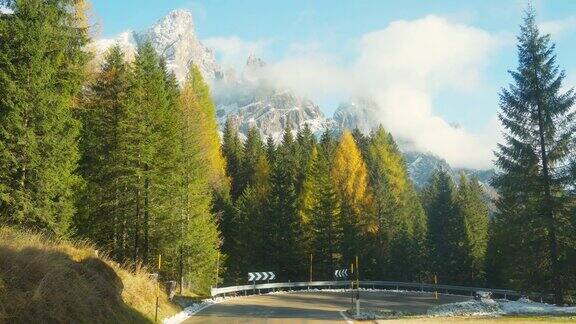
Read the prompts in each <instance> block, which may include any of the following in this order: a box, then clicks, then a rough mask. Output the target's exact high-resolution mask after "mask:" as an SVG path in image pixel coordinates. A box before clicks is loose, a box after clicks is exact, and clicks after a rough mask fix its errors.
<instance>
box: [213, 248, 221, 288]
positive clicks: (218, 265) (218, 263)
mask: <svg viewBox="0 0 576 324" xmlns="http://www.w3.org/2000/svg"><path fill="white" fill-rule="evenodd" d="M219 270H220V251H218V257H217V258H216V283H215V284H214V286H215V287H216V288H218V272H219Z"/></svg>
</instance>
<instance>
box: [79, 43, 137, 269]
mask: <svg viewBox="0 0 576 324" xmlns="http://www.w3.org/2000/svg"><path fill="white" fill-rule="evenodd" d="M129 73H130V70H129V67H128V65H127V64H126V62H124V54H123V53H122V51H121V50H120V48H119V47H118V46H115V47H112V48H111V49H110V51H109V52H108V54H107V56H106V59H105V62H104V64H103V65H102V68H101V70H100V72H99V73H98V74H97V75H96V78H95V80H94V82H93V83H92V84H90V85H89V86H88V87H87V90H86V91H85V95H84V97H83V99H82V105H81V108H80V109H78V111H77V112H78V116H79V118H80V120H81V121H82V124H83V127H82V132H81V137H80V152H81V159H80V167H79V172H80V175H81V176H82V177H83V178H84V180H85V183H86V184H85V186H84V190H83V191H82V193H81V199H79V204H78V206H79V207H78V214H77V215H76V217H75V225H76V228H77V234H78V235H80V236H83V237H87V238H90V239H91V240H92V241H93V242H95V243H96V244H97V245H98V246H100V247H103V248H106V249H107V250H109V251H111V252H112V256H113V257H115V258H116V259H117V260H119V261H121V260H123V259H124V258H125V257H126V253H127V252H128V251H127V244H128V242H127V241H126V235H127V233H126V231H127V227H128V226H129V225H128V224H129V221H128V219H127V216H128V211H127V210H125V208H123V203H122V199H121V197H122V192H123V188H122V186H121V184H120V183H119V182H118V181H117V179H118V178H119V177H120V176H122V169H121V165H120V164H119V163H118V162H119V161H118V158H119V157H120V156H121V152H119V143H118V138H119V133H118V132H119V131H120V128H119V126H120V122H121V120H122V117H123V114H124V109H125V107H126V100H127V96H128V92H129V82H130V77H129Z"/></svg>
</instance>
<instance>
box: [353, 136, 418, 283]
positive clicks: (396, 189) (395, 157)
mask: <svg viewBox="0 0 576 324" xmlns="http://www.w3.org/2000/svg"><path fill="white" fill-rule="evenodd" d="M355 138H356V139H357V142H360V143H364V144H363V146H365V150H366V155H367V164H368V168H369V174H370V185H371V188H372V190H373V194H374V212H375V215H376V218H377V222H378V229H377V232H376V235H375V237H374V240H375V242H374V243H375V244H374V246H375V247H376V248H375V249H374V250H375V251H374V261H373V262H374V263H375V265H376V268H377V269H379V270H380V271H377V272H376V273H374V274H375V275H378V276H386V277H390V278H392V279H396V280H414V279H415V278H417V277H421V275H422V274H423V271H424V270H425V264H424V263H423V262H422V261H423V259H424V257H425V253H426V252H425V246H426V245H425V242H424V241H425V236H426V219H425V215H424V212H423V209H422V206H421V204H420V201H419V200H418V198H417V196H416V193H415V190H414V188H413V185H412V183H411V182H410V180H409V179H408V172H407V171H406V165H405V163H404V159H403V158H402V154H401V153H400V151H398V149H397V147H396V144H395V143H394V140H393V139H392V137H391V136H390V134H388V133H387V132H386V131H385V130H384V128H382V127H379V128H378V129H377V130H376V131H375V132H374V133H372V135H371V136H370V138H366V137H364V136H363V135H362V134H360V133H356V136H355Z"/></svg>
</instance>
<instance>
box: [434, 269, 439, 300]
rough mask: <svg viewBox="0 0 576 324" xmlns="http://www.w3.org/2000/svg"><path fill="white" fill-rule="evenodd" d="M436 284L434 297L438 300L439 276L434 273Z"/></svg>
mask: <svg viewBox="0 0 576 324" xmlns="http://www.w3.org/2000/svg"><path fill="white" fill-rule="evenodd" d="M434 285H435V286H434V297H435V298H436V300H438V287H436V285H438V277H436V275H434Z"/></svg>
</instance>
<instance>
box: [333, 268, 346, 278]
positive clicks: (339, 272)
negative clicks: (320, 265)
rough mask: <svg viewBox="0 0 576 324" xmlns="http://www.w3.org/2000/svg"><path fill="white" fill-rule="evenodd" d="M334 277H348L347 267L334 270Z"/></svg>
mask: <svg viewBox="0 0 576 324" xmlns="http://www.w3.org/2000/svg"><path fill="white" fill-rule="evenodd" d="M334 277H336V278H346V277H348V269H339V270H335V271H334Z"/></svg>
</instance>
